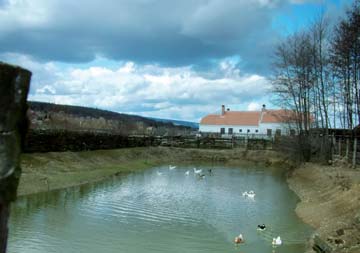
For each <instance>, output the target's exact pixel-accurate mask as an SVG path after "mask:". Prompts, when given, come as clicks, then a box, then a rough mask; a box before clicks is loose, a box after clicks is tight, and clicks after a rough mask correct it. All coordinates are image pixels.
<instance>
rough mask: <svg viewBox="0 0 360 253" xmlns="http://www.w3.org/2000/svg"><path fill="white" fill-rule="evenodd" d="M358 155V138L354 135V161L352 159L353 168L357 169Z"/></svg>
mask: <svg viewBox="0 0 360 253" xmlns="http://www.w3.org/2000/svg"><path fill="white" fill-rule="evenodd" d="M356 153H357V136H356V135H354V150H353V159H352V166H353V168H354V169H355V168H356Z"/></svg>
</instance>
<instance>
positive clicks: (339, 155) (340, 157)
mask: <svg viewBox="0 0 360 253" xmlns="http://www.w3.org/2000/svg"><path fill="white" fill-rule="evenodd" d="M338 144H339V158H341V137H340V136H339V143H338Z"/></svg>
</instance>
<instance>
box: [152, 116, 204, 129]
mask: <svg viewBox="0 0 360 253" xmlns="http://www.w3.org/2000/svg"><path fill="white" fill-rule="evenodd" d="M149 119H152V120H155V121H159V122H164V123H173V124H174V125H175V126H186V127H191V128H194V129H199V123H196V122H191V121H184V120H176V119H159V118H151V117H150V118H149Z"/></svg>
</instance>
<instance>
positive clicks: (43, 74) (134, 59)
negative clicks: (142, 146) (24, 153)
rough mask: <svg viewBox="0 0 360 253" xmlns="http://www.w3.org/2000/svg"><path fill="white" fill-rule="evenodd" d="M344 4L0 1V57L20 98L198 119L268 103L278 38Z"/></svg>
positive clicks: (336, 0)
mask: <svg viewBox="0 0 360 253" xmlns="http://www.w3.org/2000/svg"><path fill="white" fill-rule="evenodd" d="M351 2H352V1H351V0H328V1H325V0H77V1H74V0H0V61H3V62H7V63H11V64H16V65H19V66H22V67H24V68H27V69H29V70H30V71H32V73H33V75H32V80H31V86H30V92H29V96H28V99H29V100H33V101H43V102H51V103H57V104H68V105H80V106H87V107H93V108H99V109H105V110H110V111H116V112H121V113H129V114H137V115H142V116H147V117H156V118H167V119H178V120H187V121H194V122H199V120H200V119H201V117H203V116H205V115H206V114H209V113H217V112H219V111H220V108H221V105H222V104H224V105H226V106H227V107H228V108H230V109H231V110H257V109H259V108H261V105H262V104H266V105H267V108H273V107H276V105H273V104H272V103H271V84H270V81H269V77H270V75H271V70H270V69H271V68H270V63H271V55H272V52H273V49H274V46H275V45H276V43H278V42H279V41H281V39H282V38H284V36H286V35H288V34H291V33H292V32H294V31H295V30H298V29H301V28H303V27H305V26H306V25H307V24H309V23H310V22H312V21H313V20H314V19H315V18H316V17H318V16H319V15H320V13H325V15H327V16H328V17H329V18H331V19H332V20H335V21H336V20H337V19H338V18H339V17H340V16H341V15H343V13H344V10H345V8H346V7H349V6H351Z"/></svg>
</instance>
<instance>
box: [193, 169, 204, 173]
mask: <svg viewBox="0 0 360 253" xmlns="http://www.w3.org/2000/svg"><path fill="white" fill-rule="evenodd" d="M201 172H202V169H199V170H197V169H196V168H194V173H195V174H200V173H201Z"/></svg>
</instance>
